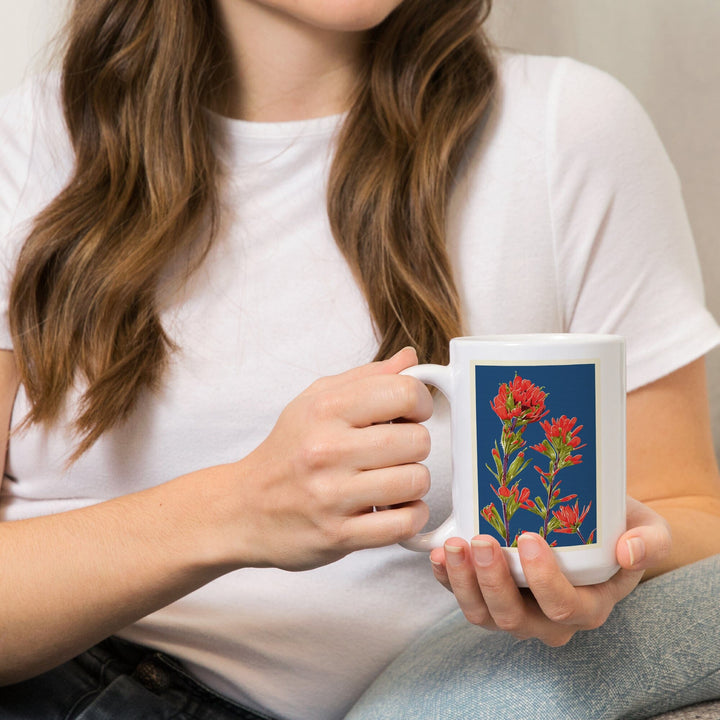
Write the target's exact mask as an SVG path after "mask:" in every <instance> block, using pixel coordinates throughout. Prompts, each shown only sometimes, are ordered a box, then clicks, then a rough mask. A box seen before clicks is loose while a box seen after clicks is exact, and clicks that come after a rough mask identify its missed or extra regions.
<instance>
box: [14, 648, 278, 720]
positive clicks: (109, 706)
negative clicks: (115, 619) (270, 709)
mask: <svg viewBox="0 0 720 720" xmlns="http://www.w3.org/2000/svg"><path fill="white" fill-rule="evenodd" d="M171 718H172V720H266V719H267V716H266V715H261V714H257V713H254V712H252V711H251V710H247V709H245V708H242V707H240V706H239V705H236V704H235V703H232V702H231V701H229V700H227V699H226V698H223V697H221V696H219V695H217V694H216V693H214V692H213V691H212V690H210V689H209V688H207V687H205V686H204V685H201V684H200V683H198V682H197V681H195V680H194V679H193V678H191V677H190V676H189V675H188V674H187V673H186V672H185V670H184V669H183V668H182V666H181V665H180V664H179V663H177V662H176V661H175V660H173V659H172V658H170V657H168V656H166V655H163V654H162V653H159V652H156V651H154V650H150V649H148V648H144V647H141V646H139V645H134V644H132V643H128V642H125V641H124V640H119V639H117V638H110V639H108V640H105V641H104V642H102V643H100V644H99V645H97V646H96V647H94V648H91V649H90V650H88V651H87V652H85V653H83V654H82V655H79V656H78V657H76V658H75V659H74V660H71V661H70V662H67V663H65V664H64V665H61V666H60V667H58V668H56V669H55V670H51V671H50V672H47V673H45V674H43V675H40V676H38V677H36V678H33V679H32V680H27V681H25V682H22V683H18V684H17V685H12V686H9V687H5V688H0V719H1V720H171Z"/></svg>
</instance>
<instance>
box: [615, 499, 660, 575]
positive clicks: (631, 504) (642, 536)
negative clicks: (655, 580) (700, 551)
mask: <svg viewBox="0 0 720 720" xmlns="http://www.w3.org/2000/svg"><path fill="white" fill-rule="evenodd" d="M627 504H628V505H627V507H628V513H627V518H628V530H627V532H625V533H624V534H623V535H622V536H621V537H620V539H619V541H618V543H617V546H616V555H617V560H618V563H619V564H620V566H621V567H623V568H625V569H627V570H643V571H644V570H647V569H648V568H651V567H653V566H655V565H657V564H658V563H660V562H662V561H663V560H664V559H665V558H667V556H668V555H669V554H670V549H671V546H672V536H671V533H670V528H669V526H668V523H667V521H666V520H665V519H664V518H663V517H661V516H660V515H658V513H656V512H655V511H654V510H652V508H649V507H648V506H647V505H644V504H643V503H641V502H638V501H637V500H634V499H633V498H628V499H627Z"/></svg>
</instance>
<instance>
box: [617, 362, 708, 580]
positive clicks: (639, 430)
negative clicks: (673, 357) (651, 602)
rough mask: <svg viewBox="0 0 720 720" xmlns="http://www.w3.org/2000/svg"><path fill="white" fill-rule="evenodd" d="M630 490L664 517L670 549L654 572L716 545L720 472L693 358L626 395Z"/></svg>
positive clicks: (700, 369)
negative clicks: (682, 365)
mask: <svg viewBox="0 0 720 720" xmlns="http://www.w3.org/2000/svg"><path fill="white" fill-rule="evenodd" d="M627 415H628V418H627V419H628V422H627V426H628V486H629V488H628V490H629V493H630V494H631V495H632V496H633V497H635V498H637V499H638V500H641V501H642V502H644V503H645V504H646V505H648V506H649V507H651V508H652V509H653V510H655V511H656V512H657V513H659V514H660V515H662V516H663V517H664V518H665V520H667V522H668V524H669V526H670V530H671V533H672V538H673V543H672V549H671V552H670V554H669V555H668V557H667V558H665V559H664V560H663V561H662V562H661V563H660V564H658V565H657V566H655V567H653V568H649V569H648V571H647V575H648V576H650V575H657V574H659V573H662V572H666V571H668V570H671V569H673V568H676V567H680V566H681V565H687V564H689V563H691V562H694V561H695V560H700V559H701V558H704V557H707V556H709V555H714V554H716V553H720V475H719V474H718V467H717V464H716V460H715V454H714V450H713V443H712V435H711V430H710V413H709V410H708V401H707V386H706V380H705V363H704V361H703V360H698V361H696V362H694V363H691V364H690V365H687V366H686V367H684V368H681V369H680V370H677V371H676V372H674V373H672V374H670V375H668V376H667V377H664V378H661V379H660V380H658V381H656V382H654V383H651V384H650V385H647V386H646V387H643V388H640V389H639V390H636V391H634V392H633V393H631V394H630V396H629V397H628V405H627Z"/></svg>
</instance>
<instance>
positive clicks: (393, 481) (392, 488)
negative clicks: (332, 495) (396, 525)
mask: <svg viewBox="0 0 720 720" xmlns="http://www.w3.org/2000/svg"><path fill="white" fill-rule="evenodd" d="M428 490H430V472H429V471H428V469H427V468H426V467H425V466H424V465H421V464H420V463H411V464H407V465H396V466H394V467H387V468H383V469H382V470H368V471H366V472H363V473H360V474H359V475H357V476H355V478H354V479H353V480H351V481H349V485H348V497H347V500H346V503H345V507H341V510H345V511H346V512H348V514H349V513H352V512H357V511H360V510H362V509H363V508H368V507H373V506H375V507H379V506H382V507H385V506H389V505H400V504H402V503H408V502H413V501H415V500H420V499H421V498H423V497H425V495H427V493H428Z"/></svg>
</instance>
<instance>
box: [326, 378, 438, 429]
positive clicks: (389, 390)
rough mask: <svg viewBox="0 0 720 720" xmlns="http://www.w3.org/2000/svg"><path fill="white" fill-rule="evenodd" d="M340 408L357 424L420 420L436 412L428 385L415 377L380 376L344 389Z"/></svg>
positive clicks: (342, 414) (352, 422) (347, 417)
mask: <svg viewBox="0 0 720 720" xmlns="http://www.w3.org/2000/svg"><path fill="white" fill-rule="evenodd" d="M338 410H339V413H338V414H339V415H340V416H341V417H343V418H344V419H345V420H346V421H347V422H348V423H349V424H350V425H353V426H355V427H366V426H368V425H372V424H376V423H387V422H390V421H391V420H395V419H398V418H402V419H404V420H409V421H411V422H416V423H419V422H424V421H425V420H427V419H428V418H429V417H430V416H431V415H432V412H433V400H432V395H430V391H429V390H428V389H427V387H426V386H425V385H424V384H423V383H422V382H420V381H419V380H418V379H416V378H414V377H410V376H409V375H377V376H373V377H367V378H360V379H359V380H357V381H356V382H354V383H352V384H348V385H345V386H343V387H342V388H340V393H339V395H338Z"/></svg>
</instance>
